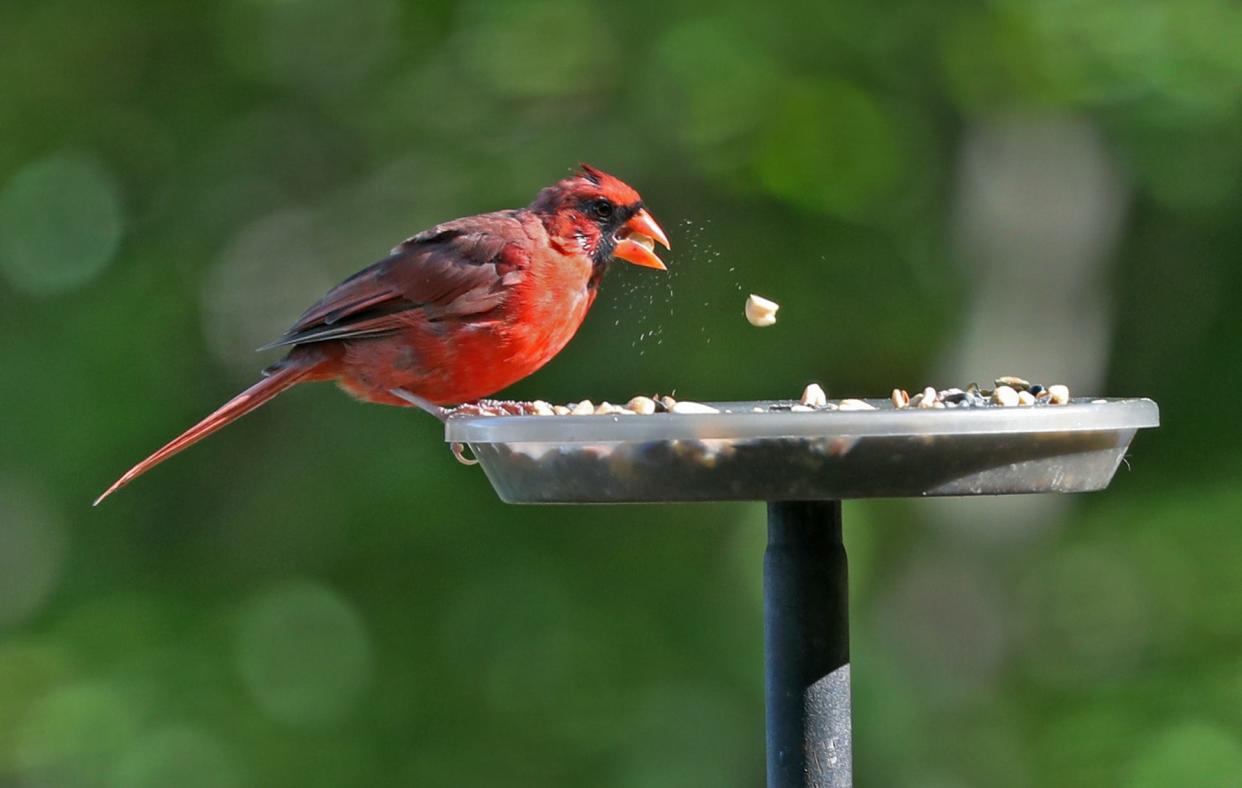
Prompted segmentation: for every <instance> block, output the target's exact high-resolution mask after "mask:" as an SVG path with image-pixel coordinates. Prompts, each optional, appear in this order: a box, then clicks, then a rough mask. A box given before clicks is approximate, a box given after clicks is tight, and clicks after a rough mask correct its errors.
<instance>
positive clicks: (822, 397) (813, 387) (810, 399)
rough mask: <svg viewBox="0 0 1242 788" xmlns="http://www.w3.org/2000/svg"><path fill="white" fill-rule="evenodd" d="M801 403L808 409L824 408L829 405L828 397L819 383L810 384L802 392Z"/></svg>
mask: <svg viewBox="0 0 1242 788" xmlns="http://www.w3.org/2000/svg"><path fill="white" fill-rule="evenodd" d="M799 402H801V403H802V404H803V405H805V406H807V407H808V408H822V407H824V406H825V405H827V404H828V395H827V394H826V393H824V389H823V387H822V386H820V385H819V384H818V383H810V384H808V385H807V387H806V388H804V389H803V390H802V399H800V400H799Z"/></svg>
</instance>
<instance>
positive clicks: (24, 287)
mask: <svg viewBox="0 0 1242 788" xmlns="http://www.w3.org/2000/svg"><path fill="white" fill-rule="evenodd" d="M122 230H123V220H122V216H121V197H120V191H119V189H118V187H117V184H116V181H115V179H114V178H113V176H112V174H111V173H110V172H109V171H108V170H107V169H106V168H105V167H104V166H103V165H102V164H101V163H100V162H98V161H96V160H95V159H93V158H91V157H89V156H86V155H83V154H77V153H67V152H65V153H58V154H55V155H53V156H50V157H48V158H45V159H40V160H38V161H34V162H31V163H29V164H27V165H26V166H25V167H23V168H22V169H20V170H18V172H17V174H15V175H14V176H13V177H12V179H10V180H9V182H8V184H7V185H6V186H5V187H4V191H3V192H0V276H3V277H4V278H5V279H7V280H8V282H9V284H11V285H12V286H13V287H15V288H17V289H18V290H21V291H23V292H26V293H29V294H31V295H51V294H54V293H59V292H61V291H64V290H71V289H73V288H75V287H80V286H82V285H84V284H86V283H87V282H89V281H90V280H91V279H94V278H95V277H96V276H97V275H98V274H99V273H100V272H101V271H102V270H103V269H104V267H105V266H107V264H108V263H109V261H111V260H112V257H113V255H115V254H116V250H117V246H118V245H119V244H120V242H121V233H122Z"/></svg>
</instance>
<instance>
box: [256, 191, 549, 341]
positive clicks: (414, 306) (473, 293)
mask: <svg viewBox="0 0 1242 788" xmlns="http://www.w3.org/2000/svg"><path fill="white" fill-rule="evenodd" d="M526 237H527V236H526V234H525V232H524V230H523V228H522V225H521V218H520V217H519V216H518V214H517V213H516V212H513V211H507V212H503V213H495V214H485V215H483V216H472V217H470V218H468V219H458V220H457V221H453V222H447V223H445V224H441V225H438V226H436V227H433V228H432V229H430V230H427V231H425V232H422V233H419V234H418V235H415V236H413V237H412V238H409V239H408V240H406V241H405V242H403V243H402V244H401V245H400V246H397V247H396V248H395V249H393V250H392V254H390V255H388V256H387V257H385V258H384V259H382V260H380V261H379V262H377V263H375V264H374V265H371V266H369V267H367V268H365V269H363V270H362V271H359V272H358V273H356V274H354V275H353V276H351V277H349V278H348V279H346V280H345V281H344V282H341V283H340V284H339V285H337V286H336V287H334V288H332V290H330V291H328V294H327V295H325V296H324V297H323V298H322V299H321V300H320V301H319V302H318V303H317V304H315V305H314V306H312V307H311V308H310V309H308V310H306V312H304V313H303V314H302V316H301V317H299V318H298V319H297V321H296V322H295V323H294V324H293V326H291V327H290V328H289V330H288V331H286V332H285V334H284V336H282V337H281V338H280V339H278V340H276V341H275V342H272V343H270V344H268V345H265V346H264V347H263V348H260V349H261V350H264V349H267V348H273V347H280V346H283V345H297V344H303V343H308V342H323V341H325V340H329V339H348V338H355V337H370V336H380V335H383V334H388V333H392V332H394V331H399V330H401V329H402V328H404V327H406V326H408V325H411V324H412V323H416V322H417V321H419V320H443V319H446V318H450V317H462V316H467V315H474V314H480V313H483V312H488V311H490V310H492V309H495V308H496V307H497V306H499V305H500V304H501V303H503V301H504V299H505V297H506V295H507V292H508V290H509V288H510V286H511V285H512V284H514V283H516V282H517V281H520V280H521V276H520V273H515V272H519V271H520V269H521V268H522V267H523V266H524V265H525V263H526V262H527V260H526V255H525V254H524V253H523V252H522V247H521V246H520V245H518V244H519V242H520V241H521V240H524V239H525V238H526Z"/></svg>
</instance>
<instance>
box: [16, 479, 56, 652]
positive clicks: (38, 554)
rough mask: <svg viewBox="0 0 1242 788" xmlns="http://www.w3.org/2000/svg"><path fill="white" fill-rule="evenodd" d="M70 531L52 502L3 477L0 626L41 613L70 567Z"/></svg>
mask: <svg viewBox="0 0 1242 788" xmlns="http://www.w3.org/2000/svg"><path fill="white" fill-rule="evenodd" d="M65 539H66V535H65V529H64V525H63V523H62V522H61V518H60V517H59V516H58V515H57V514H55V513H54V512H53V511H52V509H51V506H50V504H49V503H48V502H47V501H46V500H44V499H43V498H42V497H40V496H38V495H37V494H36V493H35V492H34V491H33V490H30V489H27V488H26V487H24V486H22V485H21V484H20V483H19V482H18V481H16V480H15V479H4V478H0V629H2V628H4V627H8V626H12V625H14V624H16V623H19V622H21V621H23V620H25V619H26V618H27V617H28V616H30V615H31V614H32V613H35V612H36V611H38V609H39V608H40V607H41V606H42V604H43V602H44V601H45V600H46V599H47V597H48V595H49V594H50V593H51V592H52V590H53V589H54V588H55V587H56V583H57V581H58V580H59V578H60V575H61V571H62V569H63V565H64V553H65V550H64V547H65Z"/></svg>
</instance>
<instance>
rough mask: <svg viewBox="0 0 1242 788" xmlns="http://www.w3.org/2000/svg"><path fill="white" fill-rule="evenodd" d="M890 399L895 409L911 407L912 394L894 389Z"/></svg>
mask: <svg viewBox="0 0 1242 788" xmlns="http://www.w3.org/2000/svg"><path fill="white" fill-rule="evenodd" d="M889 399H891V400H892V401H893V407H894V408H897V409H901V408H908V407H910V392H908V391H906V390H905V389H893V393H892V394H890V395H889Z"/></svg>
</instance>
